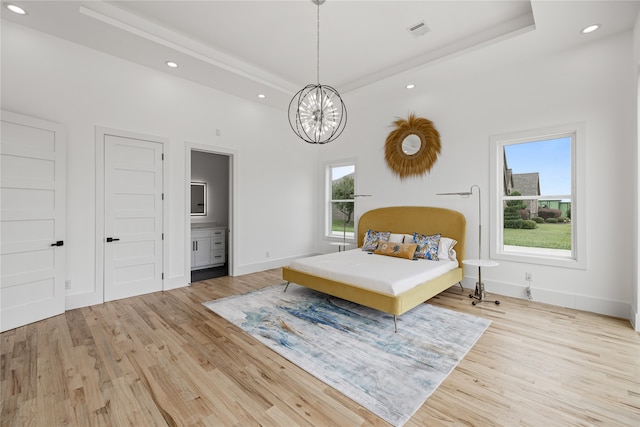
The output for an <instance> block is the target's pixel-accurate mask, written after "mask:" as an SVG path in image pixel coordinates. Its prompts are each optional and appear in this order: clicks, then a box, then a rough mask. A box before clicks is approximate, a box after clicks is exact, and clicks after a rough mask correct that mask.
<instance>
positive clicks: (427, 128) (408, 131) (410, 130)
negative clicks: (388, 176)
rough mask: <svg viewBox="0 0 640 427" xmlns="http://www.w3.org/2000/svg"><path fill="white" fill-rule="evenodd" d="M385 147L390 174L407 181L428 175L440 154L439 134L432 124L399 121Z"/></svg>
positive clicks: (412, 118)
mask: <svg viewBox="0 0 640 427" xmlns="http://www.w3.org/2000/svg"><path fill="white" fill-rule="evenodd" d="M392 125H393V126H394V127H395V129H394V130H393V131H391V133H390V134H389V136H388V137H387V141H386V142H385V145H384V158H385V160H386V161H387V165H388V166H389V168H390V169H391V171H392V172H393V173H394V174H395V175H398V176H399V177H400V179H404V178H407V177H410V176H420V175H423V174H425V173H427V172H428V171H429V170H430V169H431V167H432V166H433V164H434V163H435V162H436V160H438V155H439V154H440V134H439V133H438V130H437V129H436V128H435V126H434V125H433V122H432V121H431V120H428V119H425V118H421V117H416V116H415V115H414V114H413V113H411V114H410V115H409V118H408V119H407V120H404V119H400V118H398V119H397V120H396V121H394V122H393V124H392Z"/></svg>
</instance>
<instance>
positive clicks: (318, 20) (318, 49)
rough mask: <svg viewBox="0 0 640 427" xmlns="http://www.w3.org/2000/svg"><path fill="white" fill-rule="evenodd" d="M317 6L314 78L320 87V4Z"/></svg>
mask: <svg viewBox="0 0 640 427" xmlns="http://www.w3.org/2000/svg"><path fill="white" fill-rule="evenodd" d="M317 4H318V12H317V14H316V32H317V33H316V34H317V37H316V76H317V77H318V85H320V2H318V3H317Z"/></svg>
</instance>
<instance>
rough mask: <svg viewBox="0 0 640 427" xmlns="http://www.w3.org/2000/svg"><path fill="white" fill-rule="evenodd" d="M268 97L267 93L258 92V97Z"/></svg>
mask: <svg viewBox="0 0 640 427" xmlns="http://www.w3.org/2000/svg"><path fill="white" fill-rule="evenodd" d="M266 97H267V95H265V94H264V93H259V94H258V98H260V99H265V98H266Z"/></svg>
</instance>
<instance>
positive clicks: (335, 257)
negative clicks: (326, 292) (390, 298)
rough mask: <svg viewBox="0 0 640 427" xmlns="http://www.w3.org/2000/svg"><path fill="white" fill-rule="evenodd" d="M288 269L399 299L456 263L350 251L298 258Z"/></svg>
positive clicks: (453, 267) (358, 250)
mask: <svg viewBox="0 0 640 427" xmlns="http://www.w3.org/2000/svg"><path fill="white" fill-rule="evenodd" d="M289 267H290V268H292V269H294V270H298V271H301V272H303V273H308V274H313V275H315V276H320V277H324V278H326V279H331V280H336V281H339V282H344V283H349V284H352V285H355V286H358V287H361V288H365V289H370V290H374V291H377V292H381V293H383V294H387V295H399V294H401V293H402V292H405V291H407V290H409V289H411V288H413V287H415V286H417V285H419V284H421V283H424V282H426V281H428V280H431V279H433V278H435V277H438V276H440V275H442V274H444V273H446V272H448V271H451V270H454V269H456V268H457V267H458V261H448V260H447V261H427V260H422V259H420V260H409V259H404V258H395V257H391V256H386V255H377V254H373V253H369V252H365V251H363V250H362V249H352V250H349V251H343V252H333V253H330V254H325V255H318V256H313V257H309V258H300V259H297V260H295V261H293V262H292V263H291V265H290V266H289Z"/></svg>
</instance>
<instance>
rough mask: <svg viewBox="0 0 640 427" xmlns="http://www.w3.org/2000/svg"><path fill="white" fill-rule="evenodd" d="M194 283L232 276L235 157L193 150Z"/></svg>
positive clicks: (191, 199)
mask: <svg viewBox="0 0 640 427" xmlns="http://www.w3.org/2000/svg"><path fill="white" fill-rule="evenodd" d="M190 165H191V167H190V170H191V171H190V180H191V183H190V184H191V192H190V193H189V203H188V205H189V206H188V208H189V210H190V230H191V239H190V244H191V252H190V260H191V282H199V281H202V280H207V279H212V278H216V277H221V276H227V275H229V271H230V269H229V266H230V261H231V260H230V259H229V255H230V254H229V249H228V248H229V237H230V230H231V227H230V224H231V217H230V211H231V209H230V207H231V193H230V192H231V185H230V176H231V174H230V171H231V156H230V155H228V154H225V153H217V152H208V151H205V150H200V149H193V148H192V149H191V150H190Z"/></svg>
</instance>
